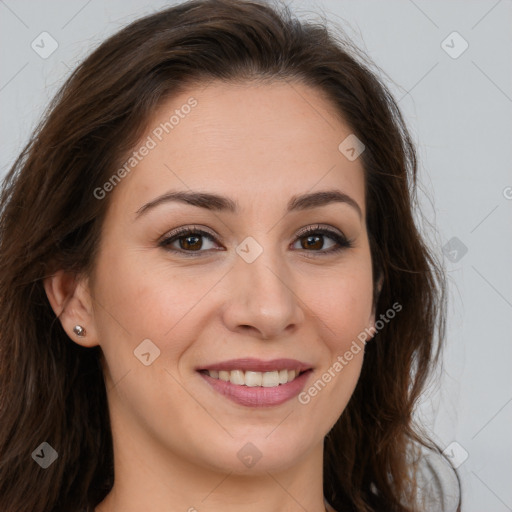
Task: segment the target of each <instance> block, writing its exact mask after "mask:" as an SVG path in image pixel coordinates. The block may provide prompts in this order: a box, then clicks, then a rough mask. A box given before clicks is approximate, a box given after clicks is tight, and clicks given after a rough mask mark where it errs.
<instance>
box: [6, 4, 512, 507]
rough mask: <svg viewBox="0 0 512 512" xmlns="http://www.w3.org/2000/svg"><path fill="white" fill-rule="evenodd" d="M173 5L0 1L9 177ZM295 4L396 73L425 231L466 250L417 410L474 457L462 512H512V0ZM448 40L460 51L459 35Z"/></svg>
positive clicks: (458, 454) (451, 269)
mask: <svg viewBox="0 0 512 512" xmlns="http://www.w3.org/2000/svg"><path fill="white" fill-rule="evenodd" d="M172 3H175V2H163V1H156V0H152V1H142V0H130V1H126V0H109V1H107V2H101V1H99V0H89V1H86V0H83V1H78V0H73V1H69V0H68V1H64V0H51V1H49V0H48V1H45V2H36V1H26V0H25V1H16V2H15V1H14V0H3V1H2V0H0V38H1V64H2V65H1V70H2V72H1V77H0V105H1V113H2V117H1V119H2V122H1V126H0V142H1V149H2V150H1V160H0V173H1V175H2V176H3V175H4V173H5V172H6V170H7V169H8V168H9V167H10V165H12V163H13V161H14V159H15V157H16V155H17V154H18V152H19V151H20V150H21V148H22V146H23V145H24V144H25V142H26V141H27V138H28V135H29V133H30V132H31V130H32V129H33V128H34V127H35V125H36V122H37V120H38V119H39V117H40V115H41V114H42V112H43V110H44V109H45V106H46V105H47V103H48V101H49V99H50V98H51V97H52V96H53V94H54V93H55V92H56V89H57V87H58V86H60V85H61V84H62V82H63V81H64V80H65V78H66V77H67V76H68V74H69V73H70V70H71V69H73V68H74V67H75V65H76V64H77V63H78V62H79V61H80V60H81V59H83V58H84V57H85V56H86V55H87V54H88V53H89V52H90V50H91V49H92V48H93V47H95V46H97V45H98V44H99V43H100V42H101V41H103V40H104V39H105V38H106V37H107V36H108V35H110V34H112V33H113V32H115V31H117V30H118V29H119V28H121V27H122V26H124V25H125V24H127V23H128V22H130V21H132V20H133V19H135V18H137V17H139V16H141V15H144V14H147V13H150V12H153V11H155V10H158V9H160V8H161V7H162V6H164V5H171V4H172ZM288 3H289V4H290V6H291V7H292V9H294V10H295V11H296V12H297V13H298V14H299V15H301V16H306V17H309V16H311V15H313V14H314V13H315V12H320V13H321V12H324V13H325V14H326V15H327V17H328V18H329V19H330V20H332V21H333V22H335V23H337V24H340V25H341V26H342V27H343V28H344V29H345V30H346V31H347V33H348V35H349V36H351V37H352V38H353V39H354V41H355V42H356V43H357V44H358V45H359V46H361V47H362V48H363V49H364V50H366V51H367V52H368V54H369V55H370V57H371V58H372V59H373V60H374V62H375V63H376V64H377V65H378V66H380V67H381V68H382V69H383V70H384V72H385V73H386V75H388V77H387V78H385V80H386V83H388V85H389V86H390V87H391V89H392V91H393V93H394V94H395V95H396V97H397V99H399V100H400V102H399V105H400V107H401V108H402V110H403V113H404V115H405V117H406V121H407V122H408V125H409V126H410V129H411V131H412V134H413V137H414V139H415V141H416V143H417V145H418V152H419V157H420V171H421V176H420V181H421V187H422V190H421V191H420V197H419V198H420V200H421V202H422V204H423V208H424V213H425V217H426V219H427V221H428V222H432V223H434V224H435V225H436V227H437V230H438V235H437V238H436V235H435V233H434V234H431V235H428V233H427V231H425V234H426V235H428V236H431V243H432V245H433V247H434V248H435V250H436V251H437V252H438V253H439V254H441V256H442V254H443V253H442V248H443V246H445V244H446V243H447V242H448V241H449V240H451V239H452V238H453V237H457V239H458V240H459V241H460V242H461V243H462V244H464V245H465V246H466V247H467V253H466V254H464V255H463V256H462V257H461V255H462V252H461V251H460V250H458V249H457V251H458V252H457V253H453V252H452V254H451V255H450V254H447V255H445V256H444V261H445V263H446V268H447V271H448V276H449V299H450V308H449V324H448V340H447V341H448V345H447V349H446V351H445V354H444V365H443V371H442V375H441V380H440V382H439V383H438V384H437V385H432V386H431V388H430V391H429V393H427V394H426V396H425V399H424V400H423V403H422V405H421V408H420V417H421V418H422V421H423V422H424V424H425V425H426V427H427V428H428V429H429V430H430V431H431V432H432V435H433V436H434V438H435V439H436V440H437V442H438V443H439V444H440V445H441V446H442V447H443V448H444V447H448V446H449V445H450V444H451V443H452V442H453V441H456V442H457V443H458V444H457V445H455V446H451V447H450V449H449V450H448V452H449V455H450V456H451V457H452V459H453V460H454V461H455V462H456V463H457V462H458V463H460V462H461V460H463V458H464V456H465V452H467V454H468V457H467V459H466V460H465V461H464V462H463V463H462V464H461V465H460V466H459V471H460V475H461V477H462V484H463V499H464V507H463V509H464V511H465V512H481V511H482V510H485V511H493V512H502V511H512V489H511V486H510V482H511V476H512V457H511V454H512V441H511V440H512V437H511V436H510V425H511V419H512V404H511V401H512V378H511V374H510V366H511V362H512V343H511V336H510V332H511V327H512V314H511V313H512V265H511V264H510V263H511V254H512V250H511V249H512V237H511V234H512V230H511V225H512V224H511V220H512V173H511V162H512V117H511V113H512V81H511V77H512V72H511V71H512V59H511V53H512V52H511V48H512V44H511V43H512V30H511V28H512V2H511V1H510V0H499V1H496V0H490V1H471V2H464V1H431V2H428V1H426V0H414V1H412V0H394V1H382V0H371V1H370V0H365V1H362V0H361V1H355V0H341V1H340V0H315V1H313V0H296V1H289V2H288ZM43 31H46V32H48V33H49V34H51V36H52V37H53V38H54V39H55V40H56V41H57V42H58V48H57V49H56V50H55V52H54V53H53V54H52V55H50V56H49V57H48V58H46V59H43V58H41V57H40V56H39V55H38V54H37V53H36V52H35V51H34V50H33V49H32V48H31V43H32V41H34V40H36V42H37V41H38V40H39V39H37V38H38V36H39V35H40V34H41V32H43ZM453 31H457V32H458V33H459V34H460V35H461V36H462V38H464V40H465V41H467V43H468V44H469V47H468V49H467V50H466V51H465V52H464V53H462V54H461V55H460V56H459V57H458V58H455V59H454V58H452V57H451V56H449V55H448V53H446V52H445V50H444V49H443V47H442V46H441V44H442V42H443V41H444V40H445V39H446V38H447V36H449V35H450V34H451V33H452V32H453ZM444 44H445V45H448V46H451V47H453V48H452V49H451V50H450V51H452V52H456V51H457V50H459V49H460V48H462V46H461V44H463V41H462V40H460V39H459V40H458V39H457V38H455V39H454V38H453V36H451V37H450V38H448V39H447V40H446V42H445V43H444ZM47 48H48V46H47ZM431 199H432V201H431ZM425 227H426V225H425ZM452 248H453V247H452ZM450 258H451V259H452V260H453V259H458V261H456V262H454V261H451V260H450ZM507 424H508V425H509V427H508V428H507ZM507 431H508V432H509V434H508V435H507V434H506V432H507Z"/></svg>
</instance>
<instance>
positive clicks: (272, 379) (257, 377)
mask: <svg viewBox="0 0 512 512" xmlns="http://www.w3.org/2000/svg"><path fill="white" fill-rule="evenodd" d="M207 373H208V375H209V376H210V377H213V378H214V379H220V380H223V381H224V382H231V384H235V385H237V386H248V387H264V388H275V387H277V386H279V385H280V384H286V383H287V382H291V381H292V380H294V379H295V378H296V377H298V375H299V373H300V372H299V371H297V370H274V371H272V372H252V371H246V372H244V371H243V370H232V371H230V372H228V371H226V370H220V371H217V370H207Z"/></svg>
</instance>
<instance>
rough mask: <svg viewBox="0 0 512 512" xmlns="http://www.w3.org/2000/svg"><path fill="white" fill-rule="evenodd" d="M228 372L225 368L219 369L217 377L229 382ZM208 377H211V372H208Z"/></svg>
mask: <svg viewBox="0 0 512 512" xmlns="http://www.w3.org/2000/svg"><path fill="white" fill-rule="evenodd" d="M208 373H210V372H208ZM230 373H231V372H227V371H225V370H221V371H220V372H219V379H220V380H223V381H225V382H229V377H230ZM210 377H213V375H212V374H211V373H210Z"/></svg>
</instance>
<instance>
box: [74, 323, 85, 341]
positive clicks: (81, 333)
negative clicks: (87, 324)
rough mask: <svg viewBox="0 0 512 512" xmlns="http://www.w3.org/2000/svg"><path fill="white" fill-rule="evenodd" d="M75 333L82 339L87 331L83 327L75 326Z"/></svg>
mask: <svg viewBox="0 0 512 512" xmlns="http://www.w3.org/2000/svg"><path fill="white" fill-rule="evenodd" d="M73 332H74V333H75V334H76V335H77V336H80V337H81V338H82V337H83V336H85V329H84V328H83V327H82V326H81V325H75V327H73Z"/></svg>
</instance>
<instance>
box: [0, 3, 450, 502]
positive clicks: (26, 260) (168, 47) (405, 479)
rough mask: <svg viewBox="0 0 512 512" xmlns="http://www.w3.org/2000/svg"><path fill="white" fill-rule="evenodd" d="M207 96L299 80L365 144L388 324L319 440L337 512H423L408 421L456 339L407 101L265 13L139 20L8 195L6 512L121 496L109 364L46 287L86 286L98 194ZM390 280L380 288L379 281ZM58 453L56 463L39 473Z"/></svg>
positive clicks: (187, 10) (332, 44)
mask: <svg viewBox="0 0 512 512" xmlns="http://www.w3.org/2000/svg"><path fill="white" fill-rule="evenodd" d="M210 80H223V81H234V80H237V81H244V80H270V81H272V80H290V81H293V80H295V81H301V82H302V83H305V84H308V85H310V86H313V87H314V88H316V89H317V90H319V91H322V92H323V93H324V94H325V95H326V97H327V98H328V99H329V100H330V102H331V104H332V107H333V112H335V113H337V114H338V115H339V116H340V117H341V118H342V119H343V120H344V122H346V123H347V124H348V125H349V126H350V128H351V130H352V131H353V133H354V134H356V136H357V137H358V138H359V139H360V140H361V141H363V142H364V145H365V151H364V152H363V153H362V155H361V157H360V158H362V163H363V167H364V171H365V186H366V201H367V205H366V207H367V218H366V223H367V230H368V234H369V240H370V249H371V255H372V264H373V275H374V290H375V293H374V305H375V308H376V318H379V317H380V315H381V314H382V313H384V312H385V311H387V310H388V309H389V308H390V307H391V305H392V304H394V303H396V302H398V303H399V304H400V305H401V306H402V308H403V309H402V311H401V312H400V313H399V314H397V315H396V318H394V319H393V321H391V322H388V323H386V324H385V325H384V327H383V328H382V329H381V330H379V332H378V333H377V334H376V335H375V337H374V339H373V340H372V341H371V342H370V343H369V344H368V345H367V346H366V354H365V358H364V364H363V368H362V372H361V376H360V379H359V382H358V384H357V387H356V389H355V392H354V394H353V396H352V398H351V400H350V402H349V404H348V406H347V408H346V409H345V411H344V412H343V413H342V415H341V417H340V418H339V420H338V422H337V423H336V425H335V426H334V428H333V429H332V430H331V432H330V433H329V434H328V436H327V437H326V438H325V443H324V446H325V448H324V453H325V457H324V493H325V497H326V498H327V500H328V501H329V502H330V503H331V504H332V505H333V507H334V508H336V509H337V510H339V511H341V510H355V511H358V512H363V511H365V512H369V511H376V510H385V511H387V512H389V511H400V512H406V511H411V510H415V508H414V506H413V505H412V504H413V502H414V500H415V497H414V490H415V479H414V472H411V466H410V464H409V463H408V459H407V458H406V454H407V452H408V449H409V447H410V446H411V443H418V444H423V445H426V446H430V447H432V448H433V449H435V447H434V445H433V444H432V443H430V442H427V441H426V440H425V437H424V436H422V435H420V434H419V433H418V430H417V429H416V428H415V426H414V423H413V412H414V407H415V403H416V401H417V398H418V397H419V395H420V393H421V391H422V389H423V388H424V385H425V383H426V381H427V377H428V376H429V375H430V370H431V369H432V368H433V367H434V365H435V363H436V362H437V360H438V358H439V353H440V348H441V345H442V340H443V339H444V331H445V309H446V308H445V306H446V305H445V302H446V300H445V288H444V286H445V285H444V273H443V270H442V266H441V264H440V263H439V262H438V261H437V259H436V257H435V256H434V254H433V253H432V252H431V251H430V250H429V248H428V247H427V245H426V243H425V242H424V240H423V238H422V236H421V235H420V233H419V231H418V229H417V227H416V225H415V222H414V219H413V209H414V207H415V205H416V180H417V177H416V172H417V171H416V168H417V165H416V155H415V149H414V146H413V143H412V141H411V138H410V136H409V134H408V131H407V129H406V126H405V124H404V121H403V119H402V116H401V114H400V111H399V108H398V106H397V103H396V102H395V100H394V99H393V98H392V96H391V94H390V93H389V92H388V90H387V88H386V87H385V86H384V85H383V84H382V82H381V80H380V79H378V78H377V74H376V73H375V72H374V71H372V70H371V64H370V63H369V62H368V61H367V59H366V57H365V56H364V55H363V54H362V53H361V52H360V51H359V50H358V49H357V48H355V47H354V46H353V45H352V44H351V43H350V42H349V41H348V40H342V39H341V38H340V37H337V36H334V35H333V34H331V31H330V30H329V29H328V28H327V25H326V24H322V23H312V22H309V23H308V22H304V21H302V22H301V21H299V20H298V19H296V18H295V17H294V16H293V15H292V14H291V13H290V12H289V10H288V9H287V8H286V7H283V8H281V9H278V8H277V7H272V6H270V5H268V4H266V3H263V2H259V1H234V0H194V1H189V2H186V3H182V4H180V5H177V6H174V7H171V8H168V9H166V10H163V11H160V12H158V13H156V14H152V15H150V16H147V17H145V18H142V19H139V20H137V21H135V22H134V23H132V24H131V25H129V26H128V27H126V28H124V29H123V30H121V31H120V32H118V33H117V34H115V35H113V36H112V37H110V38H109V39H108V40H107V41H105V42H104V43H103V44H101V45H100V46H99V47H98V48H97V49H96V50H95V51H94V52H93V53H92V54H91V55H90V56H89V57H88V58H87V59H85V60H84V62H83V63H82V64H80V65H79V66H78V68H77V69H76V70H75V71H74V72H73V73H72V75H71V76H70V78H69V79H68V80H67V82H66V83H65V85H64V86H63V87H62V89H61V90H60V91H59V92H58V94H57V95H56V97H55V98H54V100H53V102H52V104H51V105H50V108H49V110H48V113H47V115H46V116H45V118H44V119H43V121H42V122H41V124H40V125H39V126H38V128H37V129H36V131H35V133H34V134H33V136H32V138H31V139H30V141H29V143H28V144H27V145H26V147H25V148H24V149H23V151H22V153H21V155H20V156H19V158H18V159H17V161H16V162H15V163H14V165H13V166H12V168H11V169H10V171H9V173H8V174H7V176H6V179H5V181H4V183H3V188H2V192H1V218H0V237H1V238H0V258H1V262H2V268H1V270H0V414H1V421H0V510H2V511H6V512H48V511H52V512H61V511H62V512H64V511H65V512H71V511H77V510H81V509H82V508H85V507H93V506H96V505H97V504H98V503H99V502H100V501H102V499H103V498H104V497H105V496H106V494H108V492H109V491H110V489H111V487H112V485H113V480H114V467H113V448H112V438H111V430H110V423H109V414H108V404H107V395H106V390H105V384H104V380H103V374H102V371H101V365H100V362H101V356H102V353H101V349H100V348H99V347H94V348H92V349H86V348H83V347H81V346H79V345H78V344H76V343H73V342H71V341H70V339H69V337H68V336H67V335H66V333H65V331H64V330H63V328H62V326H61V324H60V322H59V321H58V319H57V318H56V316H55V314H54V313H53V311H52V308H51V307H50V304H49V302H48V300H47V297H46V294H45V291H44V288H43V279H44V278H45V277H47V276H49V275H52V273H54V272H55V271H56V270H58V269H64V270H68V271H72V272H76V273H87V272H89V271H91V269H92V268H93V266H94V262H95V250H96V249H97V247H98V242H99V237H100V230H101V225H102V220H103V218H104V216H105V212H106V208H107V207H108V204H109V197H106V198H105V199H103V200H98V199H97V198H96V196H95V194H94V190H95V189H97V188H98V187H101V186H102V185H103V184H104V183H106V181H107V180H108V179H109V178H110V177H111V176H112V174H113V171H114V170H115V169H118V168H119V167H118V166H119V165H120V164H121V163H122V162H123V161H124V157H125V155H126V153H127V152H128V151H129V150H130V148H133V146H134V145H135V144H136V142H137V141H138V140H139V138H140V137H141V136H142V134H143V133H144V130H145V128H146V124H147V122H148V119H149V117H150V116H151V114H152V113H154V111H155V109H157V108H158V106H159V105H160V104H162V102H163V101H164V100H166V99H168V98H169V97H170V96H171V95H173V94H176V93H178V92H181V91H182V90H183V89H184V88H186V87H187V86H189V85H190V84H194V83H195V84H200V83H205V82H206V81H210ZM379 278H382V280H383V281H382V289H381V290H380V293H378V290H377V286H376V285H377V280H378V279H379ZM43 441H46V442H48V443H49V444H50V445H51V446H52V447H54V448H55V450H56V451H57V452H58V463H55V464H52V465H51V466H50V467H49V468H48V469H46V470H44V469H42V468H41V467H39V465H38V464H35V463H34V461H33V460H32V458H31V454H32V452H33V451H34V450H35V449H36V448H37V447H38V446H39V445H40V444H41V442H43Z"/></svg>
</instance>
